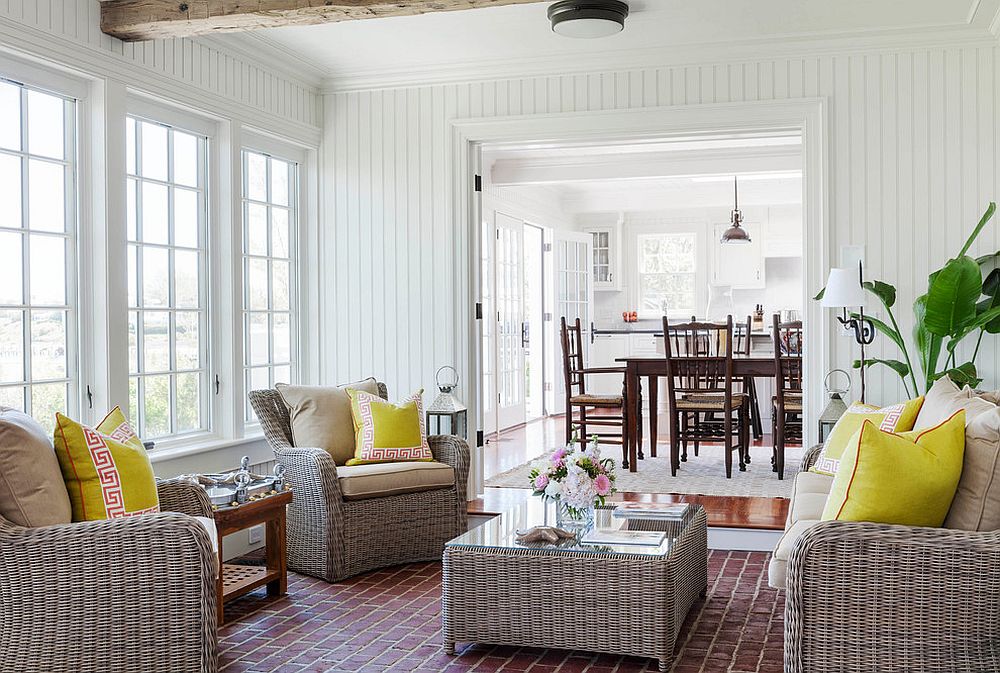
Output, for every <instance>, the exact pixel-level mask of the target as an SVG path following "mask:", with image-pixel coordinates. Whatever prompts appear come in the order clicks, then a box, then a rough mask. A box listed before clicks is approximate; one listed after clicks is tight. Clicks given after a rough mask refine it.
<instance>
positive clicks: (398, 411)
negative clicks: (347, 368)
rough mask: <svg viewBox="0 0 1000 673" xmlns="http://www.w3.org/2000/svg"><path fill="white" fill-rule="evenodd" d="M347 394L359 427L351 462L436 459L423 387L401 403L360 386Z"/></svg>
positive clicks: (355, 463) (357, 427)
mask: <svg viewBox="0 0 1000 673" xmlns="http://www.w3.org/2000/svg"><path fill="white" fill-rule="evenodd" d="M347 394H348V395H349V396H350V398H351V415H352V416H353V417H354V429H355V431H356V438H355V444H356V448H355V450H354V458H351V459H350V460H349V461H347V464H348V465H349V466H350V465H366V464H369V463H399V462H410V461H432V460H434V456H433V455H432V454H431V449H430V446H428V445H427V432H426V430H425V429H424V414H423V396H424V390H423V388H421V389H420V390H418V391H416V392H415V393H413V394H412V395H410V396H409V397H406V398H404V399H403V400H402V401H400V403H399V404H393V403H391V402H388V401H386V400H383V399H382V398H381V397H379V396H378V395H372V394H370V393H366V392H363V391H360V390H351V389H348V391H347Z"/></svg>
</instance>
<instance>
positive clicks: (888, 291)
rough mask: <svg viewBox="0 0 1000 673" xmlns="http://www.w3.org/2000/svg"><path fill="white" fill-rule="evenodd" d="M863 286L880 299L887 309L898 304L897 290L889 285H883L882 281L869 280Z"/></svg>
mask: <svg viewBox="0 0 1000 673" xmlns="http://www.w3.org/2000/svg"><path fill="white" fill-rule="evenodd" d="M862 286H864V288H865V289H866V290H868V291H869V292H871V293H872V294H873V295H875V296H876V297H878V298H879V300H880V301H881V302H882V305H883V306H885V307H886V308H892V306H893V304H895V303H896V288H894V287H893V286H892V285H889V283H883V282H882V281H880V280H867V281H865V282H864V283H862Z"/></svg>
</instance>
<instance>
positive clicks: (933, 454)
mask: <svg viewBox="0 0 1000 673" xmlns="http://www.w3.org/2000/svg"><path fill="white" fill-rule="evenodd" d="M964 453H965V411H964V410H960V411H957V412H956V413H955V414H954V415H952V416H951V418H949V419H948V420H946V421H944V422H943V423H941V424H940V425H937V426H935V427H933V428H930V429H927V430H912V431H910V432H904V433H901V434H895V433H892V432H884V431H882V430H880V429H879V428H878V427H877V426H876V425H875V424H874V423H872V422H871V421H868V420H866V421H864V424H863V425H862V426H861V429H860V430H858V431H857V432H856V433H855V435H854V438H853V439H852V440H851V444H850V446H849V447H848V449H847V451H845V452H844V455H843V457H842V458H841V461H840V470H839V471H838V472H837V476H836V477H834V479H833V486H832V488H831V489H830V496H829V497H828V498H827V501H826V507H825V508H824V509H823V516H822V519H823V521H830V520H837V521H873V522H875V523H895V524H901V525H905V526H931V527H934V528H939V527H940V526H941V525H942V524H943V523H944V520H945V517H946V516H947V515H948V510H949V508H950V507H951V501H952V500H953V499H954V498H955V492H956V490H957V489H958V480H959V478H960V477H961V476H962V459H963V456H964Z"/></svg>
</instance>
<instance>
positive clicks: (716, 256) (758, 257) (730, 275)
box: [709, 219, 766, 289]
mask: <svg viewBox="0 0 1000 673" xmlns="http://www.w3.org/2000/svg"><path fill="white" fill-rule="evenodd" d="M743 226H744V227H745V228H746V230H747V231H748V232H749V234H750V242H749V243H722V242H721V239H722V233H723V232H724V231H725V230H726V229H728V228H729V223H728V222H722V223H718V224H715V225H713V227H712V238H711V239H710V241H709V248H710V249H711V251H712V284H713V285H729V286H731V287H733V288H735V289H759V288H763V287H764V246H765V239H766V235H765V232H764V228H763V227H762V226H760V221H759V220H758V221H756V222H754V221H753V220H749V219H748V220H745V221H744V223H743Z"/></svg>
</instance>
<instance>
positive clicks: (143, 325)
mask: <svg viewBox="0 0 1000 673" xmlns="http://www.w3.org/2000/svg"><path fill="white" fill-rule="evenodd" d="M126 131H127V142H128V156H127V161H128V165H127V172H128V177H127V191H128V221H127V239H128V246H127V254H128V307H129V311H128V330H129V355H128V357H129V374H130V376H129V406H130V417H131V418H132V420H133V422H135V423H136V424H137V425H138V430H137V431H138V434H139V436H140V437H143V438H144V439H162V438H165V437H174V436H178V435H184V434H188V433H192V432H197V431H201V430H208V429H209V416H210V414H209V407H208V400H209V395H208V319H207V310H206V309H207V305H208V287H207V285H208V280H207V279H208V274H207V219H208V214H207V212H208V211H207V205H206V188H205V185H206V181H207V178H206V173H207V167H206V151H207V144H208V141H207V139H206V138H204V137H202V136H199V135H196V134H192V133H188V132H185V131H182V130H179V129H176V128H172V127H169V126H166V125H163V124H160V123H157V122H154V121H147V120H143V119H138V118H134V117H129V118H128V119H127V129H126Z"/></svg>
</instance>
